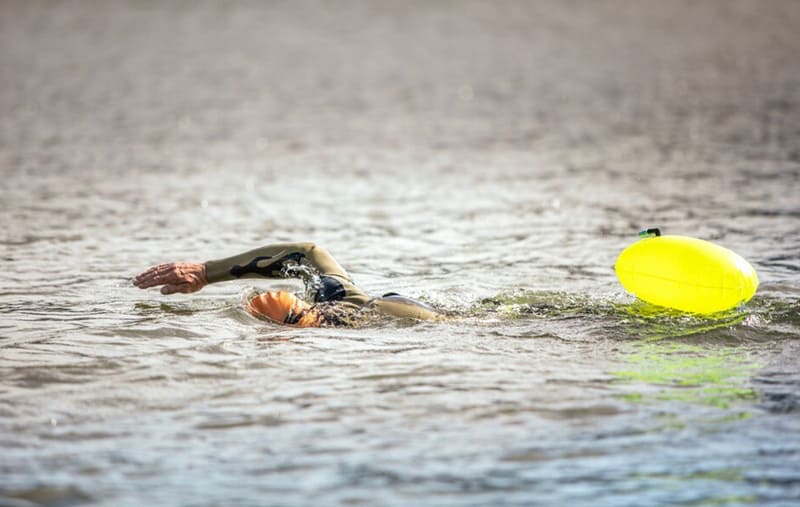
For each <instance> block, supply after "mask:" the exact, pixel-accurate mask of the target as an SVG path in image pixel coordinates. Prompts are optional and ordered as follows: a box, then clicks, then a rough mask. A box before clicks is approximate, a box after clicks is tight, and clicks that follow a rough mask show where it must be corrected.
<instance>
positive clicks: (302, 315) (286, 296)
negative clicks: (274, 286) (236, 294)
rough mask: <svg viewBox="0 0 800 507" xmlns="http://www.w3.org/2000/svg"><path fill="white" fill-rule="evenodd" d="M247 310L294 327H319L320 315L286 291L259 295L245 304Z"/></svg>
mask: <svg viewBox="0 0 800 507" xmlns="http://www.w3.org/2000/svg"><path fill="white" fill-rule="evenodd" d="M247 309H248V311H249V312H250V313H252V314H254V315H256V316H257V317H263V318H266V319H268V320H271V321H273V322H277V323H278V324H285V325H288V326H295V327H319V326H320V321H321V319H320V315H319V314H318V313H317V312H315V311H314V309H313V307H312V306H311V305H309V304H308V303H306V302H305V301H303V300H301V299H300V298H298V297H297V296H295V295H294V294H291V293H289V292H286V291H274V292H273V291H270V292H265V293H263V294H259V295H258V296H256V297H254V298H253V299H251V300H250V301H248V303H247Z"/></svg>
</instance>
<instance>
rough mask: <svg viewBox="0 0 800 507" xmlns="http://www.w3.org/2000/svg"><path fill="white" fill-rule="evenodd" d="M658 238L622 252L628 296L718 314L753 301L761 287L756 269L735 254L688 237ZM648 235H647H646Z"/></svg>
mask: <svg viewBox="0 0 800 507" xmlns="http://www.w3.org/2000/svg"><path fill="white" fill-rule="evenodd" d="M646 233H649V234H655V237H647V238H645V239H641V240H639V241H637V242H636V243H634V244H632V245H631V246H629V247H628V248H626V249H625V250H623V251H622V253H621V254H620V255H619V257H618V258H617V262H616V264H615V265H614V270H615V271H616V273H617V278H619V281H620V282H621V283H622V286H623V287H625V289H626V290H628V292H632V293H633V294H634V295H636V296H637V297H638V298H639V299H642V300H644V301H647V302H648V303H652V304H654V305H659V306H666V307H668V308H675V309H677V310H682V311H685V312H692V313H703V314H708V313H715V312H721V311H723V310H728V309H730V308H733V307H735V306H738V305H739V304H740V303H743V302H746V301H748V300H749V299H750V298H751V297H753V294H755V292H756V289H757V288H758V276H757V275H756V271H755V269H753V266H751V265H750V263H748V262H747V261H746V260H744V259H743V258H742V257H740V256H739V255H737V254H736V253H734V252H732V251H730V250H728V249H727V248H723V247H721V246H719V245H715V244H714V243H709V242H708V241H703V240H702V239H696V238H689V237H686V236H661V235H660V232H659V231H658V229H648V230H647V231H646ZM643 234H645V233H643Z"/></svg>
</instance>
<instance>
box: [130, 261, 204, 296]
mask: <svg viewBox="0 0 800 507" xmlns="http://www.w3.org/2000/svg"><path fill="white" fill-rule="evenodd" d="M207 283H208V281H207V279H206V268H205V265H204V264H195V263H190V262H173V263H170V264H161V265H159V266H154V267H152V268H150V269H148V270H147V271H145V272H144V273H142V274H140V275H138V276H137V277H136V278H134V280H133V284H134V285H136V286H137V287H139V288H140V289H147V288H149V287H156V286H158V285H164V288H162V289H161V292H162V293H163V294H173V293H175V292H182V293H190V292H196V291H198V290H200V289H202V288H203V287H205V286H206V284H207Z"/></svg>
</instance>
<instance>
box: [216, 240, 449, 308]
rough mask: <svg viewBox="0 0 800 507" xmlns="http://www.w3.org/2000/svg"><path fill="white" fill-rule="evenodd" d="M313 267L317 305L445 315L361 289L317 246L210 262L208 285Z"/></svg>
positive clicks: (285, 246) (267, 249)
mask: <svg viewBox="0 0 800 507" xmlns="http://www.w3.org/2000/svg"><path fill="white" fill-rule="evenodd" d="M292 264H299V265H303V266H310V267H311V268H313V269H314V270H316V271H317V273H318V274H319V276H320V284H319V285H320V287H319V289H318V290H317V291H316V294H315V295H314V302H315V303H336V304H337V305H339V304H341V305H348V306H351V307H353V308H374V309H376V310H378V311H379V312H381V313H384V314H386V315H391V316H394V317H401V318H414V319H437V318H441V317H442V315H441V314H440V313H438V312H437V311H436V310H435V309H433V308H431V307H430V306H428V305H426V304H424V303H421V302H419V301H415V300H413V299H410V298H406V297H403V296H400V295H399V294H394V293H389V294H385V295H384V296H381V297H372V296H370V295H368V294H367V293H365V292H364V291H362V290H361V289H359V288H358V287H357V286H356V285H355V284H353V281H352V280H351V279H350V276H349V275H348V274H347V272H346V271H345V270H344V268H342V266H340V265H339V263H338V262H336V259H334V258H333V256H332V255H331V254H330V253H328V251H327V250H325V249H324V248H322V247H320V246H317V245H315V244H314V243H279V244H273V245H267V246H264V247H261V248H256V249H255V250H250V251H248V252H245V253H242V254H239V255H235V256H233V257H228V258H226V259H219V260H213V261H208V262H206V277H207V278H208V283H216V282H224V281H228V280H237V279H240V278H285V277H287V276H297V275H293V274H292V273H291V272H290V271H288V270H286V269H285V268H286V267H287V266H290V265H292Z"/></svg>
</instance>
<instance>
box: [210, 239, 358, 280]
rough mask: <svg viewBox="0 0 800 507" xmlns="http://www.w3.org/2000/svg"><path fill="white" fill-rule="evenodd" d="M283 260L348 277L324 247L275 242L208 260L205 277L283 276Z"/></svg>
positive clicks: (321, 271) (330, 274)
mask: <svg viewBox="0 0 800 507" xmlns="http://www.w3.org/2000/svg"><path fill="white" fill-rule="evenodd" d="M286 263H297V264H304V265H307V266H311V267H313V268H314V269H315V270H317V272H318V273H319V274H321V275H328V276H337V277H341V278H344V279H346V280H349V278H350V277H349V276H348V275H347V272H346V271H345V270H344V268H342V267H341V266H340V265H339V263H337V262H336V259H334V258H333V256H331V254H329V253H328V251H327V250H325V249H324V248H322V247H319V246H317V245H315V244H314V243H278V244H273V245H267V246H264V247H261V248H256V249H254V250H249V251H247V252H244V253H241V254H239V255H234V256H233V257H228V258H225V259H218V260H212V261H208V262H206V277H207V278H208V283H216V282H224V281H228V280H237V279H240V278H283V277H284V276H286V275H285V273H284V272H283V268H284V266H285V265H286Z"/></svg>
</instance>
